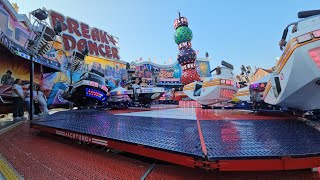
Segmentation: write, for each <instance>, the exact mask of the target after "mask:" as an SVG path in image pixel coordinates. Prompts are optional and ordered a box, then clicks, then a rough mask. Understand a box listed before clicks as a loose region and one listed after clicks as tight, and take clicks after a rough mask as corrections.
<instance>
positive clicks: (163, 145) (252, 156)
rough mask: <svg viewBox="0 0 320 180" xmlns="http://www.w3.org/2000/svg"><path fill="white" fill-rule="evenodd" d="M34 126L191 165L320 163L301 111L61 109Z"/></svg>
mask: <svg viewBox="0 0 320 180" xmlns="http://www.w3.org/2000/svg"><path fill="white" fill-rule="evenodd" d="M30 126H31V127H32V128H34V129H38V130H40V131H44V132H48V133H51V134H56V135H60V136H64V137H67V138H70V139H76V140H79V141H83V142H87V143H91V144H96V145H100V146H106V147H108V148H111V149H116V150H119V151H125V152H129V153H133V154H137V155H141V156H145V157H149V158H153V159H157V160H162V161H166V162H170V163H174V164H179V165H183V166H187V167H200V168H204V169H217V170H220V171H262V170H293V169H308V168H314V167H319V166H320V132H319V131H318V130H317V129H316V128H314V127H312V126H309V125H307V124H306V123H305V122H302V121H298V120H296V118H295V117H270V116H257V115H255V114H249V112H248V111H239V110H212V109H206V110H203V109H200V108H170V109H154V110H143V111H137V110H132V111H131V110H127V111H126V112H123V111H106V110H102V109H85V110H72V111H64V112H58V113H55V114H53V115H50V116H47V117H45V118H43V119H41V120H38V121H33V122H31V125H30Z"/></svg>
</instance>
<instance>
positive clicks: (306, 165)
mask: <svg viewBox="0 0 320 180" xmlns="http://www.w3.org/2000/svg"><path fill="white" fill-rule="evenodd" d="M30 127H31V128H34V129H37V130H39V131H42V132H47V133H50V134H56V135H60V136H64V137H68V138H70V139H77V140H81V141H85V142H88V143H92V144H97V145H103V146H106V147H108V148H111V149H116V150H120V151H125V152H129V153H133V154H137V155H141V156H145V157H149V158H153V159H158V160H162V161H166V162H170V163H174V164H178V165H182V166H187V167H192V168H194V167H199V168H203V169H208V170H211V169H217V170H219V171H274V170H297V169H310V168H314V167H319V166H320V157H319V156H316V157H303V158H292V157H282V158H279V159H234V160H217V161H214V162H213V161H207V160H200V159H196V158H193V157H190V156H186V155H182V154H177V153H174V152H168V151H164V150H161V149H157V148H151V147H146V146H143V145H139V144H132V143H127V142H121V141H116V140H111V139H108V138H101V137H97V136H94V135H88V134H82V133H77V132H72V131H66V130H61V129H56V128H50V127H46V126H41V125H35V124H31V125H30ZM202 148H204V147H202Z"/></svg>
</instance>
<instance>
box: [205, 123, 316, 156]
mask: <svg viewBox="0 0 320 180" xmlns="http://www.w3.org/2000/svg"><path fill="white" fill-rule="evenodd" d="M201 129H202V132H203V136H204V141H205V143H206V146H207V150H208V158H209V160H217V159H247V158H249V159H252V158H276V157H282V156H294V157H303V156H312V155H319V154H320V132H319V131H317V130H316V129H315V128H313V127H311V126H308V125H306V124H305V123H303V122H300V121H290V120H239V121H201Z"/></svg>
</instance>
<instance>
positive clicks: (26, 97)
mask: <svg viewBox="0 0 320 180" xmlns="http://www.w3.org/2000/svg"><path fill="white" fill-rule="evenodd" d="M34 89H36V87H35V86H34ZM33 100H37V91H35V90H34V91H33ZM24 102H25V104H26V106H27V108H28V112H29V114H30V104H31V101H30V86H29V87H28V90H27V91H26V93H25V98H24ZM34 113H35V112H34V108H33V109H32V115H34Z"/></svg>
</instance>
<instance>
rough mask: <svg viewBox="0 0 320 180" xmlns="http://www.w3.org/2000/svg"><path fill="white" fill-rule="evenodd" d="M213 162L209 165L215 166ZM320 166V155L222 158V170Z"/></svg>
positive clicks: (219, 163) (271, 169)
mask: <svg viewBox="0 0 320 180" xmlns="http://www.w3.org/2000/svg"><path fill="white" fill-rule="evenodd" d="M216 165H217V163H212V164H210V165H209V167H211V166H213V167H215V166H216ZM319 166H320V157H308V158H282V159H259V160H254V159H252V160H220V161H219V162H218V167H219V170H220V171H275V170H296V169H311V168H314V167H319Z"/></svg>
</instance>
